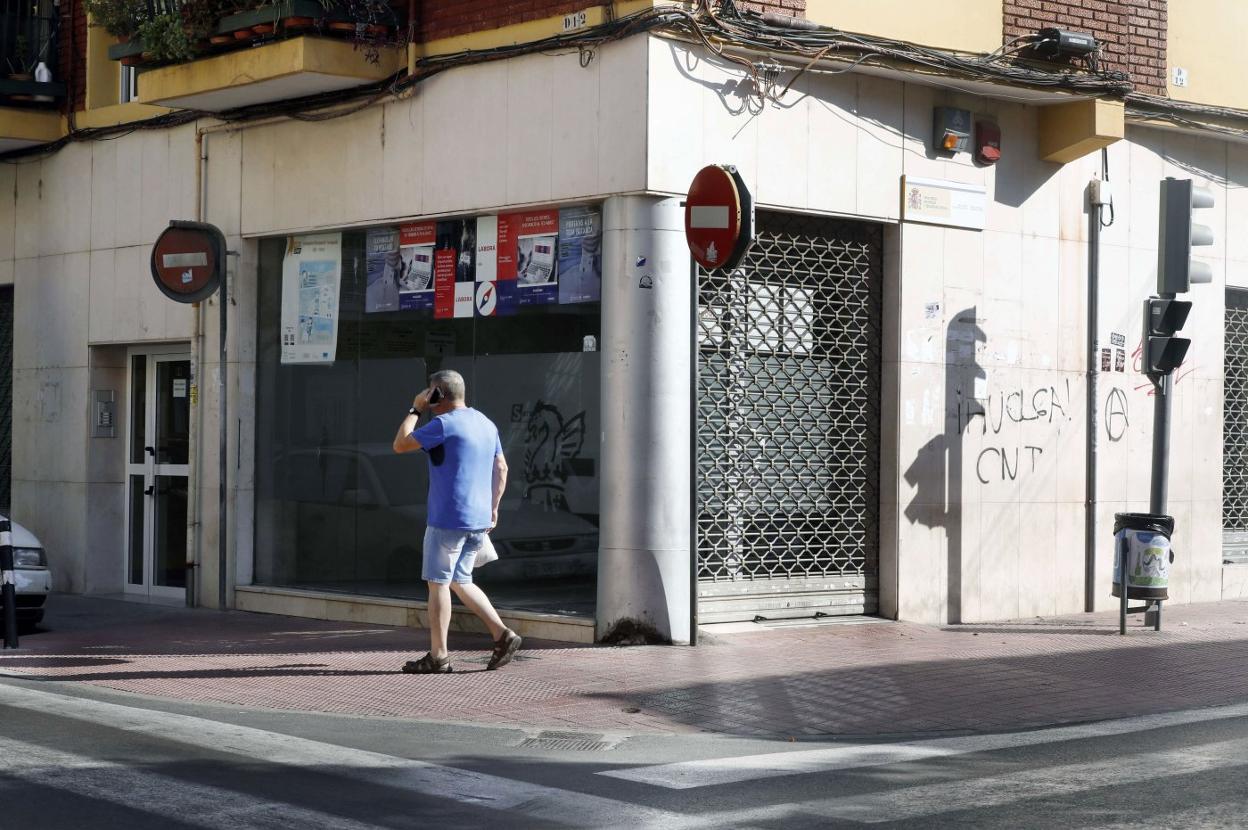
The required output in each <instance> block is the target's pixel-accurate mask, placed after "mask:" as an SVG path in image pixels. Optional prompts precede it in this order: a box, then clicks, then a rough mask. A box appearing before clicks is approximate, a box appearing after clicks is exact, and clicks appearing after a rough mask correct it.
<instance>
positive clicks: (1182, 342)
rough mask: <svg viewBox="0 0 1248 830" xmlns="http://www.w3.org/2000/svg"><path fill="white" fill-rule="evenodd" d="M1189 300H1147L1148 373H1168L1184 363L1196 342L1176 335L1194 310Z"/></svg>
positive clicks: (1145, 364) (1146, 347)
mask: <svg viewBox="0 0 1248 830" xmlns="http://www.w3.org/2000/svg"><path fill="white" fill-rule="evenodd" d="M1191 310H1192V304H1191V301H1189V300H1166V299H1159V298H1157V297H1149V298H1148V299H1147V300H1145V301H1144V373H1145V374H1148V375H1164V374H1167V373H1169V372H1173V371H1174V370H1175V369H1177V368H1179V367H1180V366H1182V365H1183V361H1184V359H1185V358H1186V357H1187V350H1188V347H1190V346H1191V345H1192V341H1191V340H1188V339H1187V338H1186V337H1175V336H1174V334H1175V332H1177V331H1178V330H1179V329H1181V328H1183V324H1184V323H1186V322H1187V315H1188V314H1189V313H1191Z"/></svg>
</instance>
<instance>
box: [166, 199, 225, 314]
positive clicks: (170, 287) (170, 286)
mask: <svg viewBox="0 0 1248 830" xmlns="http://www.w3.org/2000/svg"><path fill="white" fill-rule="evenodd" d="M224 278H225V236H224V235H223V234H222V233H221V231H220V229H218V228H217V227H216V226H215V225H209V224H207V223H204V222H183V221H180V220H176V219H175V220H173V221H172V222H170V223H169V227H167V228H165V229H164V230H163V231H161V232H160V236H158V237H156V244H155V245H154V246H153V247H152V279H154V280H155V281H156V287H157V288H159V289H160V291H161V293H162V294H164V295H165V296H166V297H168V298H169V299H171V300H176V301H177V302H179V303H198V302H199V301H201V300H206V299H208V298H209V297H211V296H212V295H213V293H215V292H216V290H217V288H218V287H220V285H221V281H222V280H223V279H224Z"/></svg>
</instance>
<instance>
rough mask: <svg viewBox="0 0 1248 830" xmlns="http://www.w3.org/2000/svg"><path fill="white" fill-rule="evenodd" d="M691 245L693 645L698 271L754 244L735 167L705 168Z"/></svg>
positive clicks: (689, 204) (737, 256)
mask: <svg viewBox="0 0 1248 830" xmlns="http://www.w3.org/2000/svg"><path fill="white" fill-rule="evenodd" d="M684 207H685V241H686V242H687V243H688V245H689V253H690V254H691V255H692V256H691V258H690V260H689V292H690V299H689V305H690V309H689V318H690V324H689V329H690V332H689V350H690V351H689V443H690V447H689V571H690V573H689V644H690V645H694V646H696V645H697V644H698V545H699V540H698V355H699V345H698V325H699V314H698V266H699V265H701V266H702V267H703V268H706V269H707V270H708V271H714V270H717V269H723V270H731V269H732V268H735V267H737V265H738V264H740V262H741V260H742V259H743V258H744V257H745V255H746V253H747V252H748V251H749V249H750V245H751V244H752V243H753V241H754V198H753V196H752V195H751V194H750V190H749V188H748V187H746V185H745V180H744V179H743V178H741V174H740V173H738V172H737V168H735V167H733V166H732V165H728V164H723V165H720V164H712V165H708V166H707V167H703V168H702V169H701V170H699V171H698V174H697V175H696V176H694V177H693V182H692V183H691V184H690V185H689V196H688V198H687V199H686V200H685V203H684Z"/></svg>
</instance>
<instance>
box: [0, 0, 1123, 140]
mask: <svg viewBox="0 0 1248 830" xmlns="http://www.w3.org/2000/svg"><path fill="white" fill-rule="evenodd" d="M642 33H653V34H655V35H658V36H663V37H669V38H674V39H677V40H687V41H691V42H693V43H696V44H699V45H701V46H702V47H703V48H705V49H707V50H708V51H709V52H710V53H711V54H713V55H715V56H716V57H718V58H719V59H721V60H723V61H725V62H727V63H730V64H733V65H735V66H737V67H739V68H740V69H741V70H742V71H743V72H744V73H745V74H746V75H747V76H748V77H749V78H750V80H751V81H752V82H753V89H752V90H751V93H750V95H751V97H752V98H755V99H757V100H756V102H755V103H757V104H758V105H759V106H762V105H764V104H765V103H766V102H767V101H768V100H772V101H776V102H778V101H779V99H781V98H783V97H784V96H785V95H786V94H787V93H788V92H789V91H790V89H792V87H793V84H794V83H795V82H796V81H797V80H798V78H800V77H801V76H802V75H803V74H805V73H806V72H819V73H820V74H826V73H829V72H837V73H839V72H848V71H851V70H853V69H855V68H857V67H859V66H863V65H874V66H880V67H886V68H890V69H895V70H897V69H899V70H903V71H917V72H923V73H926V74H929V75H931V76H933V77H936V76H940V77H947V78H954V79H962V80H971V81H980V82H988V83H997V84H1007V85H1021V86H1026V87H1032V88H1046V89H1058V90H1063V91H1068V92H1075V93H1084V94H1093V95H1098V96H1114V97H1122V96H1129V93H1131V89H1132V87H1131V83H1130V80H1129V78H1128V77H1127V76H1126V75H1125V74H1124V73H1122V72H1100V71H1092V72H1087V71H1083V70H1076V69H1075V68H1073V67H1065V68H1064V69H1063V71H1060V72H1054V71H1053V67H1052V65H1051V64H1047V63H1044V62H1036V61H1029V60H1026V59H1024V58H1020V57H1017V56H1015V55H1014V54H1012V51H1017V50H1016V49H1015V47H1017V44H1019V43H1022V42H1023V41H1027V42H1028V45H1032V46H1034V45H1035V43H1036V42H1037V40H1038V36H1036V35H1023V36H1020V37H1018V38H1014V39H1013V40H1011V41H1008V42H1006V43H1005V44H1002V46H1001V47H999V48H998V49H996V50H994V51H993V52H991V53H989V54H987V55H980V54H971V53H966V52H956V51H951V50H944V49H937V48H934V47H929V46H923V45H921V44H915V43H910V42H907V41H902V40H894V39H890V38H884V37H876V36H873V35H861V34H852V33H848V32H844V31H841V30H839V29H834V28H830V27H826V26H819V25H817V24H814V23H810V22H808V21H799V20H796V19H786V18H783V17H782V16H778V15H759V14H757V13H754V12H744V13H743V12H741V11H739V10H738V9H737V8H736V6H735V5H734V4H733V2H732V0H722V2H721V3H720V4H719V7H718V9H717V8H716V7H715V4H714V3H712V2H711V1H710V0H696V2H695V3H694V4H693V7H692V10H690V9H687V8H682V7H678V6H656V7H652V8H649V9H643V10H642V11H639V12H636V13H634V14H631V15H627V16H624V17H613V16H609V19H608V20H606V21H605V22H603V23H602V24H599V25H598V26H594V27H591V28H589V29H585V30H581V31H577V32H569V33H565V34H557V35H552V36H550V37H547V38H543V39H541V40H536V41H529V42H525V43H518V44H512V45H506V46H497V47H493V48H489V49H478V50H467V51H461V52H455V53H451V54H445V55H435V56H431V57H427V58H422V59H420V60H418V61H417V62H416V64H415V73H414V74H412V75H410V76H409V75H408V74H407V73H406V71H405V70H404V71H400V72H398V73H396V74H395V75H393V76H391V77H389V78H386V79H384V80H382V81H380V82H377V83H373V84H368V85H364V86H360V87H354V88H351V89H347V90H338V91H334V92H328V93H321V94H318V95H312V96H307V97H303V98H295V99H287V100H284V101H280V102H266V103H262V104H255V105H251V106H247V107H240V108H237V109H233V110H228V111H225V112H215V113H207V112H200V111H196V110H179V111H177V112H174V113H169V114H166V115H162V116H157V117H156V118H151V119H147V120H144V121H138V122H133V123H129V124H125V125H118V126H117V127H105V128H94V129H81V130H79V129H75V130H72V131H71V132H70V133H69V135H67V136H65V137H63V138H62V139H59V140H58V141H56V142H53V143H51V144H47V145H42V146H40V147H35V148H30V149H28V150H18V151H15V152H13V153H9V154H6V155H5V156H3V157H0V160H4V161H12V160H16V159H18V158H20V157H25V156H34V155H38V156H42V155H45V154H48V153H51V152H56V151H57V150H59V149H60V148H61V147H63V146H65V145H66V144H67V143H69V142H71V141H88V140H101V139H107V138H115V137H118V136H119V135H121V134H124V133H126V132H129V131H133V130H147V129H165V128H168V127H171V126H177V125H181V124H185V123H188V122H191V121H195V120H198V119H202V118H211V119H215V120H218V121H224V122H228V123H246V122H248V121H253V120H258V119H268V118H273V117H289V118H292V119H295V120H299V121H305V122H317V121H327V120H331V119H335V118H342V117H344V116H349V115H352V114H355V113H357V112H360V111H362V110H364V109H367V108H368V107H371V106H374V105H376V104H378V103H380V102H382V101H385V100H387V99H392V98H394V97H397V96H401V95H402V94H404V93H405V92H407V91H408V90H411V89H413V88H414V87H415V86H416V85H418V84H420V83H422V82H424V81H426V80H429V79H430V78H432V77H435V76H436V75H438V74H441V73H442V72H445V71H447V70H449V69H453V68H459V67H463V66H472V65H477V64H482V63H488V62H492V61H498V60H506V59H508V58H513V57H519V56H522V55H531V54H566V53H568V52H576V53H577V54H579V55H580V60H581V65H582V66H586V65H588V64H589V63H591V62H592V61H593V56H594V55H595V54H596V52H597V50H598V49H600V48H601V47H603V46H605V45H607V44H610V43H613V42H616V41H619V40H622V39H624V38H626V37H630V36H632V35H636V34H642ZM734 49H735V50H745V51H747V52H750V53H762V54H763V56H764V57H763V58H756V57H751V56H746V55H742V54H737V53H734V51H733V50H734ZM766 56H779V57H782V58H784V59H786V60H790V61H793V62H798V61H800V62H801V63H802V64H803V65H801V66H799V67H796V68H791V71H793V72H794V75H793V76H792V77H791V78H789V79H788V80H787V83H785V85H784V86H783V88H781V89H780V90H779V91H777V90H776V82H777V80H778V79H777V78H775V77H770V79H769V80H765V79H764V77H763V76H764V75H772V74H773V73H770V72H768V71H766V70H765V69H764V61H765V60H766ZM821 62H824V63H832V64H834V65H835V69H833V68H830V67H829V68H820V67H819V64H820V63H821Z"/></svg>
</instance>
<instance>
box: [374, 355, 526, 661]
mask: <svg viewBox="0 0 1248 830" xmlns="http://www.w3.org/2000/svg"><path fill="white" fill-rule="evenodd" d="M426 411H428V412H431V413H432V414H433V420H431V421H430V422H429V423H427V424H425V425H424V426H423V427H421V428H420V429H416V422H417V421H418V420H419V418H420V416H421V415H422V414H423V413H425V412H426ZM413 450H424V451H425V452H426V453H427V454H428V456H429V518H428V527H427V528H426V529H425V551H424V563H423V567H422V570H421V578H422V579H424V580H425V582H426V583H427V584H428V585H429V653H428V654H426V655H425V656H424V657H422V658H420V659H419V660H409V661H408V662H407V664H406V665H404V666H403V671H405V672H409V673H412V674H434V673H439V672H449V671H451V661H450V657H449V656H448V655H447V650H446V637H447V631H448V629H449V628H450V625H451V591H454V592H455V595H456V596H457V597H459V599H460V601H461V602H463V604H464V605H466V606H467V607H468V609H469V610H471V611H472V613H474V614H476V615H477V616H478V617H480V618H481V621H482V622H484V623H485V624H486V626H487V627H489V629H490V636H491V637H493V638H494V654H493V656H491V657H490V662H489V664H488V665H487V666H486V668H487V669H497V668H501V667H502V666H505V665H507V664H508V663H510V662H511V658H512V657H513V656H514V655H515V653H516V650H517V649H519V648H520V636H519V635H518V634H516V632H514V631H512V630H511V629H509V628H507V626H505V625H503V621H502V620H501V619H499V616H498V612H497V611H495V610H494V606H493V605H491V604H490V600H489V597H487V596H486V595H485V592H484V591H482V590H481V589H480V588H478V587H477V586H476V585H473V584H472V565H473V561H474V560H475V559H476V555H477V551H479V550H480V549H481V546H482V545H483V544H484V542H485V534H486V533H488V532H490V531H491V530H493V529H494V526H495V525H496V524H498V503H499V501H500V500H501V499H502V497H503V489H504V488H505V487H506V486H507V461H506V459H505V458H503V446H502V443H501V442H500V441H499V440H498V427H496V426H494V423H493V422H492V421H491V420H490V419H489V418H487V417H485V416H484V415H482V414H481V413H480V412H478V411H477V410H475V409H473V408H471V407H469V406H467V405H466V404H465V403H464V378H463V376H462V375H461V374H460V373H459V372H455V371H451V370H445V371H441V372H434V374H433V376H432V377H430V378H429V388H428V389H426V390H424V391H423V392H421V393H420V394H419V395H417V396H416V399H415V400H413V401H412V408H411V409H409V410H408V411H407V417H406V418H404V419H403V423H401V424H399V432H398V434H397V435H396V436H395V437H394V451H395V452H399V453H403V452H412V451H413Z"/></svg>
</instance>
